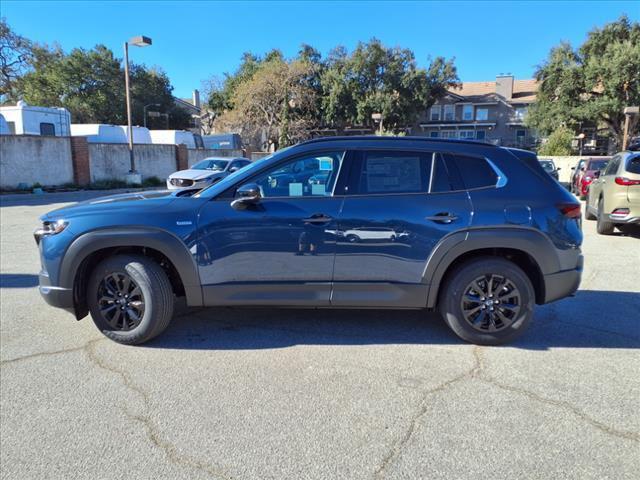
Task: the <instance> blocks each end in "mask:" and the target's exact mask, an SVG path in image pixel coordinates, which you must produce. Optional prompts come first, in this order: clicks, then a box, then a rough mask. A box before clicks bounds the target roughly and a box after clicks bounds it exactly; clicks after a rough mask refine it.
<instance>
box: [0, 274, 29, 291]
mask: <svg viewBox="0 0 640 480" xmlns="http://www.w3.org/2000/svg"><path fill="white" fill-rule="evenodd" d="M37 285H38V276H37V275H31V274H27V273H0V288H32V287H36V286H37Z"/></svg>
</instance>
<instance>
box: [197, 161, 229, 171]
mask: <svg viewBox="0 0 640 480" xmlns="http://www.w3.org/2000/svg"><path fill="white" fill-rule="evenodd" d="M228 163H229V160H202V161H200V162H198V163H196V164H195V165H194V166H193V167H191V170H224V169H225V168H226V166H227V164H228Z"/></svg>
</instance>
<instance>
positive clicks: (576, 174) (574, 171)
mask: <svg viewBox="0 0 640 480" xmlns="http://www.w3.org/2000/svg"><path fill="white" fill-rule="evenodd" d="M588 160H589V159H588V158H581V159H580V160H578V163H577V164H576V166H575V167H571V183H570V187H571V193H573V194H575V195H578V179H579V178H580V173H581V172H582V171H583V170H582V169H583V168H584V165H585V163H587V161H588Z"/></svg>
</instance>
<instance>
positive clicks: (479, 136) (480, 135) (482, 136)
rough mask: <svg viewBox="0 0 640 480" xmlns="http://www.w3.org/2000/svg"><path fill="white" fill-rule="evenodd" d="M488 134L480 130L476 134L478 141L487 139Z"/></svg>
mask: <svg viewBox="0 0 640 480" xmlns="http://www.w3.org/2000/svg"><path fill="white" fill-rule="evenodd" d="M486 135H487V132H485V131H484V130H478V131H477V132H476V140H484V139H485V138H486Z"/></svg>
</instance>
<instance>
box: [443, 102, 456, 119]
mask: <svg viewBox="0 0 640 480" xmlns="http://www.w3.org/2000/svg"><path fill="white" fill-rule="evenodd" d="M454 108H455V107H454V106H453V105H445V106H444V118H443V120H449V121H451V120H453V119H454V118H455V110H454Z"/></svg>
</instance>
